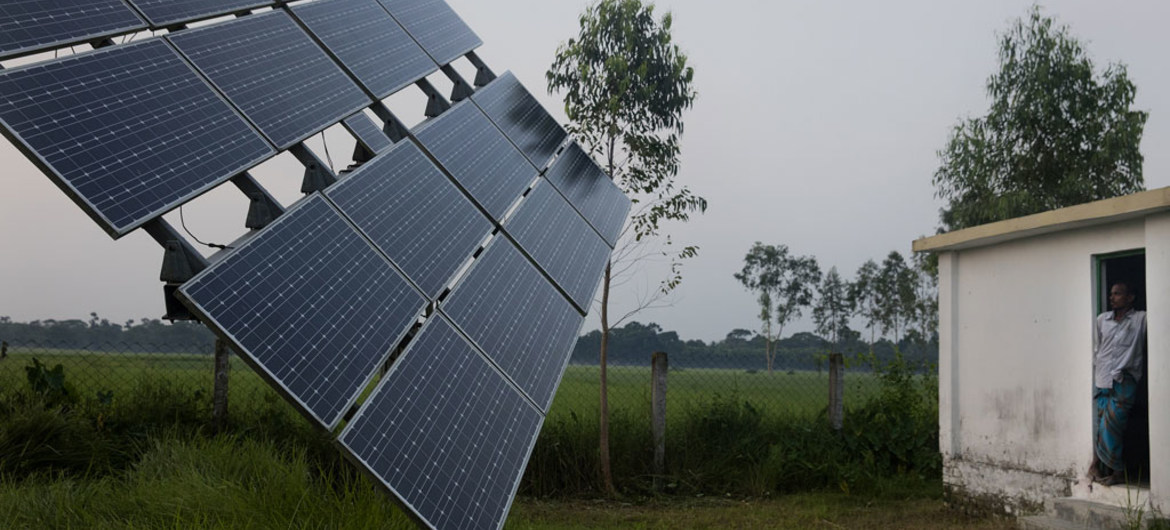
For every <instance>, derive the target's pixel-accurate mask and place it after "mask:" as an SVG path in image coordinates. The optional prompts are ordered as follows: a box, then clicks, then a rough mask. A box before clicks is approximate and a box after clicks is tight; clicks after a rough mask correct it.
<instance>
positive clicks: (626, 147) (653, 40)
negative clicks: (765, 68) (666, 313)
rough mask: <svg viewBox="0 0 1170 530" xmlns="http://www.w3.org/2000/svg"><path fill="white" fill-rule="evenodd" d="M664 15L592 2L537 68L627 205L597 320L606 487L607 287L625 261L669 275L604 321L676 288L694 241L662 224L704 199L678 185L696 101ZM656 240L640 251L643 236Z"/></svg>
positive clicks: (633, 3)
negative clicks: (673, 235)
mask: <svg viewBox="0 0 1170 530" xmlns="http://www.w3.org/2000/svg"><path fill="white" fill-rule="evenodd" d="M671 23H672V18H671V15H670V13H666V14H665V15H663V16H662V17H656V16H655V14H654V6H653V5H652V4H643V3H642V2H640V1H639V0H600V1H598V2H596V3H594V4H592V5H590V6H588V7H587V8H586V9H585V12H584V13H582V15H581V17H580V32H579V33H578V35H577V37H575V38H571V39H569V40H568V41H566V42H564V43H562V44H561V45H560V47H559V48H558V49H557V53H556V58H555V59H554V60H553V64H552V65H551V66H550V67H549V70H548V72H547V73H546V74H545V76H546V79H547V81H548V90H549V93H557V92H563V93H564V101H565V113H566V114H567V115H568V117H569V120H570V123H569V124H568V129H569V131H570V132H572V133H573V134H574V135H575V136H576V138H577V140H578V142H579V143H580V144H581V146H582V147H583V148H584V149H585V150H586V151H587V152H588V153H589V154H590V156H593V157H595V159H597V158H600V161H601V162H602V166H603V167H604V169H605V170H606V172H607V173H608V174H609V177H610V178H611V179H613V180H614V182H615V183H616V184H617V185H618V186H619V187H620V188H621V189H622V190H623V191H625V192H626V194H627V195H629V196H630V197H631V199H632V200H633V201H634V210H633V212H632V216H631V220H630V223H629V224H628V225H627V226H626V228H625V230H624V232H623V237H622V243H620V244H619V248H617V249H615V251H614V255H613V258H611V259H610V261H609V262H608V263H607V264H606V267H605V275H604V277H603V279H602V285H601V300H600V302H599V303H600V318H601V345H600V352H599V362H600V365H601V375H600V453H601V455H600V464H601V469H600V471H601V476H602V481H603V486H604V488H605V490H606V492H607V493H610V494H612V493H613V492H614V487H613V478H612V473H611V472H610V461H609V400H608V398H607V395H608V375H607V373H608V372H607V370H606V366H607V362H608V358H607V348H608V346H609V332H610V328H611V319H610V314H609V305H610V296H611V294H612V292H611V288H612V287H613V283H614V281H615V278H616V277H618V276H621V275H622V274H623V273H625V272H629V271H631V270H635V269H636V267H635V266H634V264H636V263H637V262H640V261H644V260H646V259H648V258H653V257H656V256H662V255H665V256H666V257H668V259H669V260H670V273H669V274H668V275H667V277H666V278H664V279H663V280H662V281H661V282H660V283H659V285H658V288H657V289H656V291H655V294H653V295H651V296H648V297H646V298H643V299H642V300H640V301H639V303H638V304H637V307H636V308H635V309H634V310H632V311H630V312H628V313H626V315H624V316H623V317H621V318H618V319H615V320H614V322H612V325H615V326H616V325H618V324H619V323H620V322H621V321H622V320H624V319H625V318H628V317H630V316H631V315H633V314H634V313H636V312H637V311H639V310H641V309H644V308H646V307H649V306H651V305H653V304H655V303H656V302H657V301H659V300H661V298H662V297H665V296H666V295H667V294H668V293H669V292H670V291H672V290H673V289H674V288H675V287H677V286H678V285H679V282H681V280H682V276H681V263H682V260H685V259H687V258H691V257H694V256H695V255H696V254H697V252H698V247H695V246H684V247H681V248H676V247H674V246H673V242H672V241H671V239H670V238H669V237H660V236H662V233H661V232H662V227H663V226H664V225H665V224H666V223H667V222H670V221H687V220H688V219H690V216H691V215H692V214H696V213H702V212H703V211H705V210H706V209H707V201H706V200H705V199H703V198H702V197H700V196H698V195H695V194H694V193H692V192H691V191H690V190H689V189H687V188H686V187H685V186H682V185H680V184H678V183H677V182H676V181H675V177H676V176H677V174H678V171H679V166H680V161H679V152H680V150H679V138H680V136H681V135H682V133H683V119H682V118H683V112H684V111H685V110H687V109H689V108H690V107H691V105H692V104H693V102H694V100H695V89H694V87H693V86H692V82H693V79H694V71H693V69H692V68H691V67H690V66H689V65H688V64H687V56H686V54H684V53H683V52H682V51H681V50H680V48H679V47H678V45H676V44H674V42H673V41H672V38H671ZM652 240H653V241H658V242H659V243H660V244H661V245H662V246H661V247H660V248H659V249H655V250H653V251H644V250H640V249H644V248H645V247H644V246H643V245H645V244H646V243H647V242H649V241H652Z"/></svg>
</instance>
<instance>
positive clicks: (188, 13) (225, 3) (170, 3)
mask: <svg viewBox="0 0 1170 530" xmlns="http://www.w3.org/2000/svg"><path fill="white" fill-rule="evenodd" d="M129 2H130V3H131V4H134V7H137V8H138V10H139V11H141V12H142V14H143V15H146V19H147V20H148V21H150V25H151V27H155V28H165V27H168V26H174V25H176V24H181V23H184V22H190V21H192V20H199V19H202V18H209V17H215V16H219V15H226V14H229V13H237V12H241V11H247V10H248V9H251V8H255V7H260V6H265V5H272V4H273V3H275V2H274V1H273V0H129Z"/></svg>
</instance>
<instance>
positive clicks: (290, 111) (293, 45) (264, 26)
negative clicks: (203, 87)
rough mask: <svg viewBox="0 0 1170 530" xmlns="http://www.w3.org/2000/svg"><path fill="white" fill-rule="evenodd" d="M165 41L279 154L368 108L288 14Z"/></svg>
mask: <svg viewBox="0 0 1170 530" xmlns="http://www.w3.org/2000/svg"><path fill="white" fill-rule="evenodd" d="M167 38H168V39H171V42H174V43H175V45H176V46H177V47H178V48H179V51H181V52H183V54H185V55H186V56H187V57H188V58H190V59H191V62H193V63H195V66H196V67H198V68H199V70H201V71H202V72H203V73H204V74H206V75H207V77H208V78H209V79H211V82H212V83H214V84H215V85H216V86H217V87H219V89H220V90H222V91H223V93H224V94H225V95H227V97H228V99H229V100H231V102H232V103H235V104H236V106H237V107H239V108H240V110H241V111H243V113H244V115H245V116H247V117H248V119H250V120H252V122H253V123H255V124H256V126H257V127H259V128H260V132H263V133H264V134H265V135H266V136H268V138H269V139H271V140H272V142H273V143H274V144H276V146H277V147H279V148H281V149H284V148H287V147H289V146H291V145H293V144H295V143H297V142H299V141H301V140H304V139H305V138H307V137H309V136H311V135H313V134H314V133H316V132H317V131H320V130H321V129H324V128H325V127H327V126H329V125H332V124H334V123H336V122H338V121H340V120H341V118H342V117H345V116H349V115H350V114H353V113H354V112H355V111H357V110H358V109H361V108H362V107H365V106H366V105H369V104H370V100H369V99H368V98H367V97H366V95H365V94H363V93H362V91H361V89H360V88H358V87H357V85H355V84H354V83H353V81H351V80H350V79H349V77H348V76H346V75H345V73H344V72H342V71H341V69H340V68H339V67H338V66H337V64H336V63H334V62H333V60H332V59H330V58H329V56H328V55H326V54H325V52H324V50H322V49H321V48H320V47H318V46H317V44H316V43H314V42H313V40H312V39H311V38H309V35H308V34H306V33H305V32H304V30H302V29H301V28H300V27H299V26H297V24H296V22H294V21H293V19H292V18H291V17H290V16H289V15H288V13H285V12H284V11H279V10H278V11H271V12H268V13H264V14H260V15H251V16H247V17H243V18H240V19H237V20H233V21H231V22H225V23H222V24H216V25H213V26H206V27H202V28H198V29H192V30H187V31H183V32H179V33H175V34H172V35H169V36H168V37H167Z"/></svg>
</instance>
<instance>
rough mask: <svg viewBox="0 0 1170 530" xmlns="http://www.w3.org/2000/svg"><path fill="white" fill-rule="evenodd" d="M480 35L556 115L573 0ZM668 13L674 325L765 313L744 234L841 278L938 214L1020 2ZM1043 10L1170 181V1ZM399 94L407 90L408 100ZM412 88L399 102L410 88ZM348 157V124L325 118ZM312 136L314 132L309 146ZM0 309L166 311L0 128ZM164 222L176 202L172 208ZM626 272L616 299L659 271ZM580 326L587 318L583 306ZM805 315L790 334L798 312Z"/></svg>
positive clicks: (223, 195) (460, 6)
mask: <svg viewBox="0 0 1170 530" xmlns="http://www.w3.org/2000/svg"><path fill="white" fill-rule="evenodd" d="M449 2H450V3H451V5H452V6H453V7H454V8H455V9H456V11H458V12H459V13H460V14H461V15H462V16H463V18H464V19H465V20H466V21H467V22H468V24H469V25H470V26H471V27H472V28H473V29H475V31H476V32H477V33H478V34H479V35H480V37H482V39H483V41H484V46H483V47H482V48H481V49H480V50H479V52H480V55H481V56H482V57H483V58H484V59H485V60H486V61H487V62H488V64H489V65H491V67H492V68H493V69H495V70H496V71H498V72H502V71H504V70H512V71H513V72H515V73H516V75H517V77H519V78H520V80H521V81H522V82H524V84H525V85H526V86H528V87H529V89H530V90H531V91H533V92H534V93H535V94H536V95H537V96H538V97H539V98H540V99H541V100H542V101H543V102H544V103H545V105H546V107H548V108H549V109H550V110H551V111H553V112H554V114H555V115H557V116H559V117H561V118H562V120H563V112H562V111H561V105H560V103H559V102H558V100H557V99H556V97H555V96H549V95H547V94H546V91H545V89H544V86H545V85H544V76H543V74H544V72H545V70H546V69H547V67H548V65H549V63H550V62H551V61H552V58H553V56H554V54H555V51H556V47H557V45H558V44H559V43H560V42H562V41H564V40H565V39H568V38H569V37H571V36H574V35H575V34H576V31H577V17H578V15H579V13H580V11H581V9H582V8H583V6H584V3H583V2H577V1H572V2H568V1H562V0H556V1H549V0H497V1H491V2H487V1H484V0H449ZM657 4H658V9H659V10H670V11H672V12H673V13H674V23H675V25H674V29H675V40H676V42H677V43H678V44H679V45H680V46H681V47H682V48H683V49H684V50H685V51H686V52H687V54H688V56H689V58H690V62H691V65H692V66H694V68H695V75H696V87H697V89H698V91H699V99H698V100H697V101H696V103H695V108H694V109H693V110H692V111H691V112H690V113H689V114H687V115H686V118H685V121H686V134H685V135H684V137H683V169H682V172H681V174H680V176H679V179H680V182H681V183H684V184H685V185H687V186H689V187H691V189H693V190H694V191H695V192H697V193H699V194H700V195H702V196H704V197H706V198H707V199H708V200H709V201H710V208H709V210H708V212H707V214H706V215H703V216H700V217H698V218H696V219H694V220H693V221H691V222H690V223H687V224H685V225H678V226H674V227H671V229H670V230H669V231H670V233H671V234H673V236H674V238H675V239H676V241H678V242H679V243H682V244H696V245H699V246H700V247H701V252H700V255H699V257H698V258H696V259H694V260H691V261H690V262H689V263H688V264H687V265H686V268H685V270H684V281H683V284H682V286H681V287H680V288H679V289H678V291H677V293H676V296H675V297H674V299H673V303H672V305H671V306H670V307H666V308H661V309H656V310H651V311H646V312H644V313H642V314H639V315H638V316H636V317H635V319H636V320H639V321H642V322H650V321H653V322H657V323H659V324H661V325H662V326H663V327H665V328H666V329H671V330H675V331H678V333H679V335H681V336H682V337H683V338H686V339H692V338H698V339H703V340H713V339H719V338H722V337H723V336H724V335H725V334H726V333H727V332H728V331H729V330H731V329H732V328H748V329H756V328H758V327H759V326H758V322H757V320H756V314H757V308H756V305H755V299H754V297H753V296H752V295H750V294H749V293H747V292H745V291H744V290H743V288H742V287H740V286H739V285H738V283H737V282H735V280H734V279H733V278H732V274H733V273H734V272H736V271H737V270H739V268H740V267H741V266H742V259H743V256H744V254H745V253H746V252H747V250H748V248H749V247H750V246H751V245H752V243H753V242H754V241H757V240H758V241H763V242H765V243H770V244H786V245H788V246H789V247H790V248H791V249H792V250H793V251H794V252H796V253H798V254H812V255H815V256H816V257H817V258H818V260H819V261H820V263H821V266H822V268H824V269H826V270H827V269H828V268H829V267H830V266H836V267H837V268H838V269H839V270H840V271H841V272H842V274H843V275H844V276H846V277H851V276H852V275H853V273H854V271H855V270H856V268H857V266H858V265H860V264H861V263H862V262H864V261H865V260H866V259H870V258H873V259H875V260H880V259H881V258H882V257H884V255H885V254H886V253H887V252H889V251H890V250H892V249H897V250H900V251H902V252H903V253H909V249H910V241H911V240H913V239H915V238H916V237H918V236H920V235H924V234H929V233H932V232H933V231H934V227H935V226H936V218H937V210H938V207H939V206H940V203H939V202H938V201H937V200H936V199H934V197H933V188H932V187H931V184H930V179H931V175H932V174H933V172H934V169H935V168H936V167H937V164H938V160H937V157H936V155H935V152H936V151H937V150H938V149H939V148H940V147H942V146H943V144H944V142H945V140H946V137H947V134H948V132H949V130H950V129H951V127H952V126H953V125H954V124H955V123H956V122H957V120H958V119H959V118H960V117H964V116H975V115H979V114H982V113H983V112H985V110H986V108H987V100H986V96H985V94H984V82H985V80H986V78H987V76H988V75H989V74H990V73H992V71H993V70H994V68H995V65H996V32H999V31H1003V30H1004V29H1005V28H1006V27H1007V25H1008V23H1009V21H1010V20H1011V19H1013V18H1015V17H1019V16H1023V15H1025V14H1026V13H1027V10H1028V7H1029V5H1030V4H1029V3H1027V2H1020V1H1006V0H999V1H991V0H983V1H979V2H962V3H960V2H939V1H937V0H920V1H888V2H842V1H812V0H809V1H800V2H791V1H778V2H772V1H767V2H766V1H754V0H751V1H749V0H740V1H726V2H711V1H709V0H674V1H660V2H658V3H657ZM1044 5H1045V9H1046V12H1047V13H1048V14H1050V15H1054V16H1056V17H1057V19H1058V20H1059V21H1060V22H1062V23H1065V24H1068V25H1069V26H1071V28H1072V33H1073V34H1074V35H1076V36H1078V37H1079V38H1081V39H1082V40H1084V41H1086V42H1087V43H1088V49H1089V51H1090V53H1091V55H1092V57H1093V58H1094V60H1095V61H1096V62H1097V63H1098V65H1099V66H1101V67H1104V65H1105V64H1107V63H1108V62H1112V61H1121V62H1124V63H1125V64H1126V65H1127V66H1128V68H1129V75H1130V78H1131V79H1132V80H1133V81H1134V82H1135V84H1136V85H1137V87H1138V94H1137V107H1138V108H1140V109H1144V110H1147V111H1149V112H1150V119H1149V122H1148V123H1147V124H1146V129H1145V135H1144V138H1143V142H1142V152H1143V153H1144V154H1145V157H1146V161H1145V168H1144V172H1145V178H1146V186H1147V187H1148V188H1157V187H1163V186H1167V185H1170V152H1168V150H1167V149H1165V148H1163V146H1166V145H1168V144H1170V66H1167V63H1166V60H1165V57H1164V55H1165V50H1167V49H1170V35H1168V34H1167V33H1166V32H1165V31H1164V23H1165V21H1166V20H1168V19H1170V16H1168V15H1170V3H1166V2H1162V1H1160V0H1147V1H1141V2H1124V3H1122V2H1099V1H1090V0H1066V1H1052V2H1048V3H1045V4H1044ZM407 99H409V98H407ZM405 103H407V102H403V101H392V102H391V104H392V105H394V104H398V105H403V104H405ZM328 138H329V150H330V153H331V154H332V156H333V158H334V161H335V162H336V163H337V164H338V165H341V163H342V159H346V158H347V157H348V155H349V152H350V149H351V146H352V143H347V142H348V140H347V138H345V134H344V132H343V131H340V130H338V129H332V130H330V132H329V136H328ZM309 145H310V146H311V147H313V148H314V149H317V148H318V147H319V146H320V142H319V138H315V139H314V140H313V141H311V142H310V144H309ZM0 167H3V170H2V172H3V175H4V176H3V178H2V179H0V183H3V185H4V186H3V188H2V190H0V315H6V316H10V317H12V318H14V319H17V320H33V319H46V318H57V319H61V318H82V317H85V316H86V315H88V313H89V312H90V311H96V312H98V313H99V314H101V315H102V316H104V317H107V318H110V319H111V320H114V321H118V322H121V321H124V320H126V319H130V318H134V319H138V318H140V317H144V316H149V317H157V316H160V315H161V314H162V313H163V305H162V287H161V284H160V283H159V282H158V272H159V266H160V264H161V251H160V249H159V247H158V246H157V245H156V244H155V243H154V242H153V241H152V240H151V239H150V238H149V237H147V236H146V235H145V234H143V233H140V232H136V233H133V234H131V235H129V236H126V237H124V238H123V239H122V240H119V241H112V240H110V239H109V237H108V236H106V235H105V233H104V232H102V231H101V230H100V229H99V228H98V227H97V225H96V224H94V223H93V222H92V221H90V220H89V219H88V218H87V217H86V216H85V215H84V214H82V212H81V210H80V209H78V208H77V207H76V206H74V205H73V203H72V202H70V201H69V199H68V198H66V196H65V195H64V194H63V193H61V192H60V191H58V190H57V189H56V188H55V187H54V186H53V184H52V183H51V182H50V181H49V180H48V179H47V178H46V177H45V176H43V175H42V174H41V173H40V172H39V171H38V170H37V169H36V168H34V167H33V166H32V164H31V163H29V162H28V161H27V160H25V159H24V157H23V156H22V155H20V154H19V153H17V152H16V150H15V149H14V148H13V147H12V146H11V145H9V144H8V143H7V142H4V141H0ZM254 173H255V174H256V175H257V177H258V178H259V179H260V180H261V181H262V182H263V183H264V184H265V185H266V186H268V187H270V188H272V189H273V191H274V192H275V193H276V194H277V196H278V198H280V199H281V200H283V201H285V202H286V203H288V202H289V201H291V200H295V198H296V197H297V196H298V194H297V192H296V189H297V187H298V186H299V184H300V178H301V176H300V169H299V166H298V165H297V164H296V163H295V162H294V161H292V160H291V157H289V156H288V155H282V156H281V157H279V158H278V159H276V160H274V161H272V162H270V163H266V164H264V165H263V166H262V167H260V168H258V169H257V170H256V171H255V172H254ZM245 212H246V204H245V201H244V199H243V198H242V196H241V195H240V194H239V193H238V192H236V191H235V190H234V188H232V187H231V186H230V185H228V186H226V187H224V188H221V189H218V190H215V191H213V192H211V193H209V194H208V195H206V196H204V197H203V198H200V199H199V200H197V201H195V202H194V203H192V204H191V205H189V206H188V207H186V208H185V214H186V215H185V217H186V220H187V225H188V227H190V228H191V229H192V230H193V231H194V232H195V233H196V235H199V236H200V237H201V238H203V239H211V240H216V241H219V242H227V241H229V240H230V239H232V238H233V237H234V236H235V235H236V234H238V233H239V232H240V231H241V230H242V224H243V218H244V214H245ZM167 218H168V219H169V220H171V221H172V222H173V223H174V224H175V225H176V226H177V225H178V223H179V220H178V217H177V215H176V214H175V213H172V214H170V215H168V216H167ZM660 275H661V270H658V271H656V270H653V269H651V270H648V271H647V275H646V277H645V279H644V280H643V283H644V284H645V287H641V288H640V287H639V286H638V285H636V283H637V282H634V284H631V285H626V286H624V287H623V289H622V290H621V291H620V292H618V293H615V301H614V303H615V306H617V309H618V310H620V309H621V308H623V307H629V306H630V304H632V302H633V300H634V299H635V298H636V297H637V295H638V292H639V291H644V290H645V289H649V288H652V287H653V284H654V283H655V282H656V281H657V280H658V279H659V278H660ZM586 326H587V329H593V328H595V327H596V318H595V317H592V316H591V319H590V321H589V323H587V325H586ZM808 327H809V326H808V324H807V323H803V322H802V323H799V324H797V325H796V326H794V327H793V329H791V330H786V331H785V334H786V335H787V334H788V333H789V332H791V331H799V330H805V329H808Z"/></svg>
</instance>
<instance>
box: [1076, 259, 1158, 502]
mask: <svg viewBox="0 0 1170 530" xmlns="http://www.w3.org/2000/svg"><path fill="white" fill-rule="evenodd" d="M1133 301H1134V292H1133V287H1132V286H1131V285H1130V284H1129V283H1128V282H1124V281H1121V282H1117V283H1115V284H1113V285H1112V286H1111V287H1110V288H1109V307H1111V308H1112V311H1106V312H1104V313H1101V314H1100V315H1097V321H1096V329H1095V330H1094V332H1093V387H1094V388H1093V401H1094V404H1095V406H1096V431H1097V436H1096V440H1094V443H1093V464H1092V466H1091V467H1090V468H1089V477H1090V478H1092V479H1093V480H1095V481H1097V482H1100V483H1102V484H1105V485H1107V486H1108V485H1113V484H1119V483H1122V482H1124V481H1125V459H1124V455H1123V454H1122V439H1123V437H1124V436H1125V426H1126V424H1127V423H1128V421H1129V415H1130V412H1131V411H1132V410H1133V405H1134V399H1135V398H1136V396H1137V389H1138V381H1140V380H1141V378H1142V367H1143V366H1144V358H1145V342H1146V340H1145V338H1146V312H1145V311H1137V310H1135V309H1134V308H1133Z"/></svg>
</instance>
